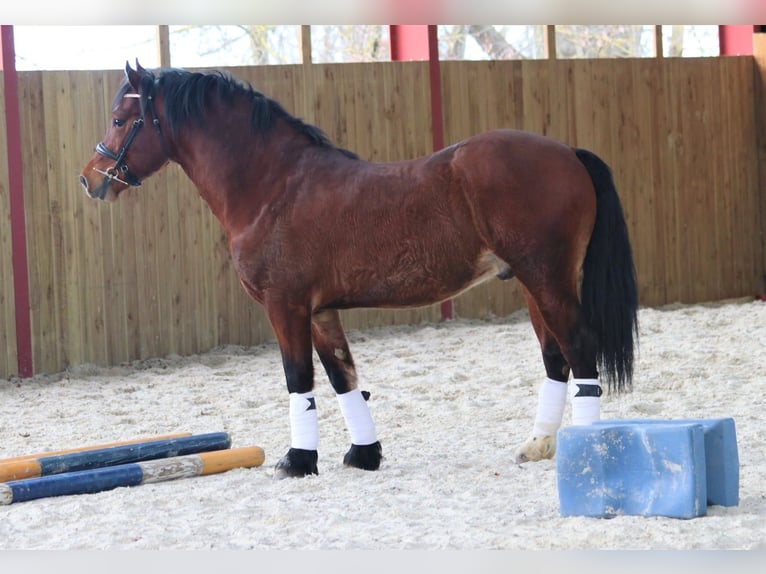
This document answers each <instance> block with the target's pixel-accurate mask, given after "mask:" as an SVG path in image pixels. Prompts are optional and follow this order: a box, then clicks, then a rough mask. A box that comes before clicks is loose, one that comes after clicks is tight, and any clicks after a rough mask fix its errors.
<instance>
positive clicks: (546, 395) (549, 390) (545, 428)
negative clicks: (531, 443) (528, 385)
mask: <svg viewBox="0 0 766 574" xmlns="http://www.w3.org/2000/svg"><path fill="white" fill-rule="evenodd" d="M566 404H567V384H566V383H562V382H560V381H554V380H553V379H549V378H546V379H545V380H544V381H543V383H542V385H540V390H539V391H538V393H537V414H536V415H535V426H534V427H533V429H532V435H533V436H555V435H556V431H557V430H558V429H559V427H560V426H561V420H562V419H563V418H564V407H566Z"/></svg>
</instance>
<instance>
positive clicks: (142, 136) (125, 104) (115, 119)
mask: <svg viewBox="0 0 766 574" xmlns="http://www.w3.org/2000/svg"><path fill="white" fill-rule="evenodd" d="M155 88H156V83H155V77H154V75H153V74H152V73H151V72H150V71H148V70H145V69H144V68H142V67H141V64H139V63H138V61H136V69H135V70H134V69H132V68H131V67H130V64H129V63H127V62H126V63H125V80H124V81H123V83H122V85H121V86H120V89H119V90H118V91H117V94H116V95H115V98H114V103H113V104H112V118H111V120H110V122H109V128H108V129H107V131H106V135H105V136H104V139H103V140H101V141H100V142H99V143H98V144H97V145H96V151H95V153H94V154H93V157H91V158H90V161H88V163H87V164H86V165H85V167H84V168H83V170H82V172H81V173H80V184H81V185H82V186H83V188H84V189H85V193H87V194H88V196H90V197H92V198H94V199H96V198H97V199H103V200H106V201H114V200H116V199H117V196H118V195H119V194H120V193H121V192H122V191H123V190H125V189H127V188H128V187H131V186H133V187H137V186H139V185H141V180H143V179H145V178H147V177H149V176H150V175H151V174H153V173H154V172H156V171H157V170H159V169H160V168H161V167H162V166H163V165H165V164H166V163H167V162H168V160H169V156H168V151H167V148H166V146H165V141H164V138H163V135H162V130H161V128H160V119H159V117H158V116H157V106H156V102H155ZM147 122H149V123H150V126H149V127H147V128H145V129H142V128H144V124H145V123H147Z"/></svg>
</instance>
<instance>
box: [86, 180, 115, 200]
mask: <svg viewBox="0 0 766 574" xmlns="http://www.w3.org/2000/svg"><path fill="white" fill-rule="evenodd" d="M109 184H110V181H109V180H108V179H106V178H105V179H103V180H102V181H101V183H100V184H99V185H97V186H96V187H95V188H91V187H90V183H89V182H88V178H86V177H85V176H84V175H80V185H81V186H82V188H83V189H84V190H85V194H86V195H87V196H88V197H89V198H91V199H103V200H106V199H107V194H108V192H109V189H108V188H109Z"/></svg>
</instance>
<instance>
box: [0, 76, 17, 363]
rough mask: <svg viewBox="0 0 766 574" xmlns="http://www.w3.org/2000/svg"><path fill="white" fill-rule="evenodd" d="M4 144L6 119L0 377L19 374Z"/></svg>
mask: <svg viewBox="0 0 766 574" xmlns="http://www.w3.org/2000/svg"><path fill="white" fill-rule="evenodd" d="M2 79H3V72H2V70H0V86H2V85H3V84H2ZM0 117H2V118H5V94H4V91H3V90H2V89H0ZM7 146H8V143H7V134H6V131H5V122H3V124H2V128H1V129H0V377H7V376H8V375H10V374H15V373H18V366H17V361H16V312H15V307H14V301H15V299H14V293H13V250H12V245H11V210H10V198H9V191H10V190H9V187H8V147H7Z"/></svg>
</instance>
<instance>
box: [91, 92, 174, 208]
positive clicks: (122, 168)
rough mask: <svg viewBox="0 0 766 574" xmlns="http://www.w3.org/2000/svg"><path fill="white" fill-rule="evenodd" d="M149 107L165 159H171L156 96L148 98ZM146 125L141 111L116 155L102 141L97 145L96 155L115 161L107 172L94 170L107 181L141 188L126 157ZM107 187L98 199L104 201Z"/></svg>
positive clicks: (139, 181)
mask: <svg viewBox="0 0 766 574" xmlns="http://www.w3.org/2000/svg"><path fill="white" fill-rule="evenodd" d="M123 97H125V98H140V97H141V95H140V94H125V95H124V96H123ZM146 102H147V105H148V107H149V112H150V113H151V115H152V124H153V125H154V128H155V129H156V130H157V136H158V137H159V138H160V145H161V146H162V151H163V153H164V154H165V157H166V158H168V160H169V159H170V154H169V153H168V149H167V147H166V146H165V138H164V137H163V136H162V130H161V129H160V120H159V118H157V111H156V109H155V107H154V95H153V94H149V96H147V98H146ZM143 125H144V111H143V109H142V110H141V116H140V117H138V118H136V119H135V120H134V121H133V125H132V126H131V128H130V131H129V132H128V136H127V137H126V138H125V141H123V142H122V146H121V147H120V151H119V152H117V153H115V152H113V151H112V150H110V149H109V148H108V147H106V145H105V144H104V142H103V141H100V142H98V143H97V144H96V153H98V154H100V155H102V156H104V157H106V158H108V159H112V160H114V162H115V163H114V165H113V166H112V167H110V168H108V169H106V170H103V169H99V168H97V167H94V168H93V170H94V171H97V172H98V173H100V174H102V175H103V176H104V178H105V181H106V180H108V181H112V180H116V181H119V182H120V183H124V184H125V185H129V186H131V187H139V186H140V185H141V180H140V179H138V177H136V175H135V174H134V173H133V172H131V171H130V168H129V167H128V164H127V163H126V162H125V156H126V155H127V154H128V149H129V148H130V144H132V143H133V140H134V139H135V138H136V135H137V134H138V130H140V129H141V127H142V126H143ZM107 187H108V186H107V185H102V186H101V191H100V192H99V195H98V198H99V199H104V197H105V196H106V192H107Z"/></svg>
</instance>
